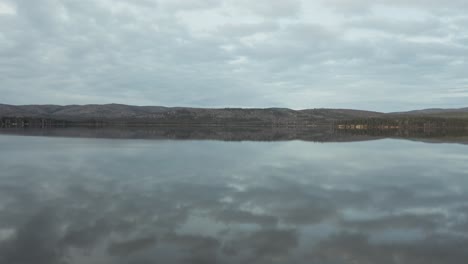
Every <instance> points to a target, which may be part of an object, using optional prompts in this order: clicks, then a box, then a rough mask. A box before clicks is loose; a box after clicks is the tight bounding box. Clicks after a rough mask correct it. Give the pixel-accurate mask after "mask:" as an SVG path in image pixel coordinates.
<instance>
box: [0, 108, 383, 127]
mask: <svg viewBox="0 0 468 264" xmlns="http://www.w3.org/2000/svg"><path fill="white" fill-rule="evenodd" d="M382 115H383V113H378V112H371V111H361V110H348V109H307V110H292V109H287V108H266V109H259V108H245V109H241V108H223V109H213V108H186V107H161V106H131V105H121V104H107V105H68V106H59V105H21V106H15V105H4V104H0V117H28V118H50V119H57V120H67V121H75V122H82V121H89V120H100V121H105V122H111V123H112V122H122V123H143V124H153V123H157V124H176V123H181V124H215V125H216V124H240V125H263V124H277V125H289V124H298V123H300V124H306V125H313V124H320V123H328V122H332V121H336V120H345V119H351V118H369V117H379V116H382Z"/></svg>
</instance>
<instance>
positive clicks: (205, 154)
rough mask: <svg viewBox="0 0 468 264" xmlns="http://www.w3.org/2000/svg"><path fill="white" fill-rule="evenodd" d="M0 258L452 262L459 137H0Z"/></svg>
mask: <svg viewBox="0 0 468 264" xmlns="http://www.w3.org/2000/svg"><path fill="white" fill-rule="evenodd" d="M0 146H1V150H0V170H1V171H0V263H1V264H30V263H34V264H55V263H70V264H95V263H96V264H111V263H112V264H115V263H117V264H118V263H129V264H130V263H132V264H133V263H136V264H150V263H164V264H166V263H207V264H208V263H233V264H234V263H236V264H237V263H288V264H289V263H313V264H377V263H378V264H387V263H388V264H406V263H408V264H419V263H421V264H422V263H424V264H431V263H447V264H458V263H460V264H465V263H467V260H468V146H466V145H461V144H460V145H458V144H426V143H421V142H411V141H404V140H392V139H384V140H376V141H367V142H357V143H313V142H303V141H285V142H218V141H170V140H108V139H83V138H81V139H80V138H47V137H17V136H9V135H2V136H0Z"/></svg>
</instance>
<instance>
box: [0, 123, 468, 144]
mask: <svg viewBox="0 0 468 264" xmlns="http://www.w3.org/2000/svg"><path fill="white" fill-rule="evenodd" d="M0 134H11V135H23V136H49V137H82V138H109V139H150V140H222V141H288V140H303V141H315V142H352V141H366V140H377V139H383V138H400V139H408V140H417V141H424V142H447V143H467V144H468V131H467V130H463V129H446V128H444V129H429V130H427V129H426V130H424V129H411V130H405V129H367V130H336V129H334V128H333V127H332V126H318V127H185V126H177V127H165V126H157V127H104V128H89V127H66V128H4V129H0Z"/></svg>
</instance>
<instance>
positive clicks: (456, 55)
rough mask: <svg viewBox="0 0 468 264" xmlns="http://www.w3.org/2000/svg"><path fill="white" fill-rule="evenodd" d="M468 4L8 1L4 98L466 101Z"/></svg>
mask: <svg viewBox="0 0 468 264" xmlns="http://www.w3.org/2000/svg"><path fill="white" fill-rule="evenodd" d="M467 14H468V4H467V1H466V0H450V1H443V0H412V1H407V0H303V1H301V0H255V1H251V0H79V1H77V0H34V1H31V0H0V81H1V82H0V94H1V97H0V103H9V104H31V103H39V104H45V103H53V104H88V103H125V104H137V105H165V106H196V107H225V106H231V107H270V106H278V107H290V108H295V109H300V108H319V107H333V108H361V109H370V110H380V111H396V110H406V109H415V108H428V107H462V106H467V105H468V75H467V72H468V61H467V59H468V29H467V28H468V15H467Z"/></svg>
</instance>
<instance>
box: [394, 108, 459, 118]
mask: <svg viewBox="0 0 468 264" xmlns="http://www.w3.org/2000/svg"><path fill="white" fill-rule="evenodd" d="M388 115H410V116H432V117H443V118H468V107H466V108H452V109H444V108H430V109H422V110H413V111H408V112H395V113H389V114H388Z"/></svg>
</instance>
